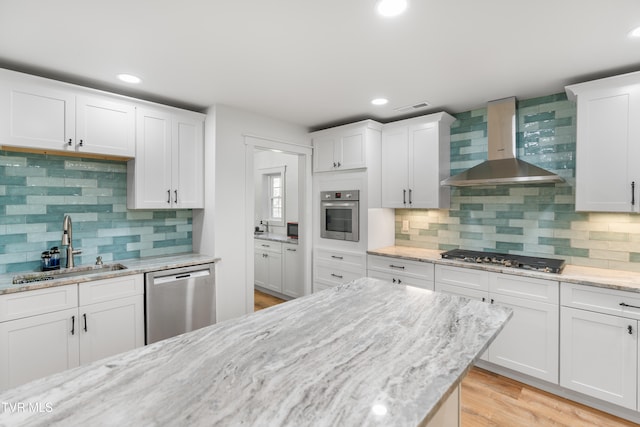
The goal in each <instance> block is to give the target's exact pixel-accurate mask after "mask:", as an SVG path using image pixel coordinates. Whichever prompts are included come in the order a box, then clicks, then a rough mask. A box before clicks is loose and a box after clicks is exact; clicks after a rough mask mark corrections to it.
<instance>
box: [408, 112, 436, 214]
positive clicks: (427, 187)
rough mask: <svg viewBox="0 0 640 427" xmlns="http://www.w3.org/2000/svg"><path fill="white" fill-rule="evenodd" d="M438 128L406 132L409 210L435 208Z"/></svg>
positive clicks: (420, 127)
mask: <svg viewBox="0 0 640 427" xmlns="http://www.w3.org/2000/svg"><path fill="white" fill-rule="evenodd" d="M438 144H439V141H438V126H437V125H436V124H435V123H429V124H425V125H420V126H411V127H410V128H409V156H408V159H409V184H408V185H409V207H411V208H439V207H440V206H439V202H440V200H439V194H440V164H439V162H440V158H439V155H438V154H439V152H440V150H439V147H438Z"/></svg>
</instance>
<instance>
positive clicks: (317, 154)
mask: <svg viewBox="0 0 640 427" xmlns="http://www.w3.org/2000/svg"><path fill="white" fill-rule="evenodd" d="M337 140H338V139H337V137H336V136H335V135H328V136H317V137H314V138H313V171H314V172H326V171H331V170H333V169H334V163H335V160H334V155H333V149H334V148H333V147H334V145H335V144H336V141H337ZM336 165H337V164H336Z"/></svg>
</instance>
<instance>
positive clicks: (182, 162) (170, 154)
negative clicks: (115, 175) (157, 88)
mask: <svg viewBox="0 0 640 427" xmlns="http://www.w3.org/2000/svg"><path fill="white" fill-rule="evenodd" d="M136 119H137V120H136V121H137V125H136V158H135V160H130V161H129V163H128V165H127V166H128V173H127V207H128V208H129V209H176V208H202V207H203V206H204V166H203V157H204V136H203V129H204V116H203V115H202V114H198V113H187V112H177V111H176V110H173V109H170V108H166V109H159V108H158V109H150V108H138V109H137V111H136Z"/></svg>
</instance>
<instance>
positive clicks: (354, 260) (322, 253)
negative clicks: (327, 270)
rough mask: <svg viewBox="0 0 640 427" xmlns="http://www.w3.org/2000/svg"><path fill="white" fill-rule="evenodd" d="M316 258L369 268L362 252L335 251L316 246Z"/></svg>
mask: <svg viewBox="0 0 640 427" xmlns="http://www.w3.org/2000/svg"><path fill="white" fill-rule="evenodd" d="M315 258H316V260H318V261H330V262H332V263H336V265H337V264H338V263H340V264H344V265H347V264H350V265H353V266H358V267H360V268H362V269H363V270H365V269H366V268H367V266H366V258H365V254H364V253H360V252H346V251H334V250H331V249H323V248H316V249H315Z"/></svg>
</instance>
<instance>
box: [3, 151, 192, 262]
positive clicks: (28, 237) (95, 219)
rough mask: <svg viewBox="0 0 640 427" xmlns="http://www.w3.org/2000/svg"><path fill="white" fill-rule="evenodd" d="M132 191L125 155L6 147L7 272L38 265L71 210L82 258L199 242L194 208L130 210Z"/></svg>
mask: <svg viewBox="0 0 640 427" xmlns="http://www.w3.org/2000/svg"><path fill="white" fill-rule="evenodd" d="M126 194H127V165H126V162H123V161H109V160H94V159H78V158H75V157H63V156H52V155H44V154H25V153H17V152H16V153H14V152H9V151H1V150H0V273H8V272H17V271H26V270H37V269H39V267H40V254H41V252H42V251H44V250H47V249H49V248H50V247H52V246H60V240H61V237H62V219H63V217H64V215H66V214H69V215H71V219H72V221H73V246H74V248H76V249H81V250H82V254H81V255H79V256H77V257H76V263H77V264H90V263H93V262H94V261H95V258H96V256H98V255H100V256H102V259H103V260H104V261H105V262H108V261H116V260H121V259H127V258H137V257H144V256H153V255H165V254H173V253H180V252H190V251H191V250H192V212H191V210H176V211H147V210H145V211H138V210H135V211H133V210H127V207H126V203H127V202H126ZM63 262H64V253H63Z"/></svg>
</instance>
